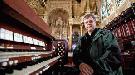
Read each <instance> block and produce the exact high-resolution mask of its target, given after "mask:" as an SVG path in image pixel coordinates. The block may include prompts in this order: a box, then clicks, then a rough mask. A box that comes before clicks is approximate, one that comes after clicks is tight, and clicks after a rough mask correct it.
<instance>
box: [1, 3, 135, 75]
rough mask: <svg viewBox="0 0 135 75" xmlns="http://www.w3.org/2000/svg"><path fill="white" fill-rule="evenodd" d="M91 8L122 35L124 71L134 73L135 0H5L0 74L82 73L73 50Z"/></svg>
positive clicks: (104, 24) (100, 22)
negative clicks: (74, 61)
mask: <svg viewBox="0 0 135 75" xmlns="http://www.w3.org/2000/svg"><path fill="white" fill-rule="evenodd" d="M88 13H91V14H93V15H94V16H95V17H96V27H97V28H102V29H107V30H110V31H111V32H112V33H113V34H114V35H115V36H116V38H117V39H118V44H119V46H120V49H121V56H122V69H123V75H134V74H135V0H0V74H1V75H77V74H78V71H77V69H76V68H75V66H76V65H75V64H74V63H73V58H72V57H73V50H74V48H75V46H76V43H77V41H78V38H79V37H81V36H83V35H84V34H85V32H86V30H85V28H84V26H83V21H82V19H83V17H84V15H86V14H88Z"/></svg>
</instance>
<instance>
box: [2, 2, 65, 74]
mask: <svg viewBox="0 0 135 75" xmlns="http://www.w3.org/2000/svg"><path fill="white" fill-rule="evenodd" d="M53 40H55V38H54V37H52V36H51V35H50V29H49V27H48V25H47V24H46V23H44V21H43V20H42V19H41V18H39V17H38V16H37V15H36V14H35V13H34V12H33V10H32V9H31V8H30V7H29V6H28V5H27V4H26V3H25V1H24V0H1V1H0V73H1V75H42V74H43V73H44V72H45V71H46V70H48V68H50V67H51V66H53V65H55V64H56V63H57V62H58V61H59V59H60V58H61V55H57V54H56V51H55V50H54V48H53V47H54V46H53ZM56 43H58V41H57V42H56ZM56 43H55V44H56ZM64 44H65V43H64ZM63 46H65V45H63ZM66 48H67V47H65V48H64V49H66ZM47 75H48V74H47Z"/></svg>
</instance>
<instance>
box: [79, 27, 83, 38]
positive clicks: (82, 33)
mask: <svg viewBox="0 0 135 75" xmlns="http://www.w3.org/2000/svg"><path fill="white" fill-rule="evenodd" d="M82 27H83V26H82V25H80V31H81V36H82V35H83V33H82V32H83V31H82Z"/></svg>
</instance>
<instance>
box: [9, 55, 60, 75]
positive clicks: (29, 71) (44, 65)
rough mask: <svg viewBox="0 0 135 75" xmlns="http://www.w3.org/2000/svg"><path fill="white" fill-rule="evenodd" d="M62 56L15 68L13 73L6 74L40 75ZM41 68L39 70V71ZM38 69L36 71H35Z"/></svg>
mask: <svg viewBox="0 0 135 75" xmlns="http://www.w3.org/2000/svg"><path fill="white" fill-rule="evenodd" d="M59 58H60V56H57V57H54V58H52V59H49V60H47V61H43V62H41V63H38V64H35V65H33V66H27V68H24V69H22V70H21V71H19V70H14V72H13V73H12V74H6V75H38V74H42V72H43V71H46V70H47V69H48V68H49V67H50V66H52V65H53V64H55V63H56V62H57V61H58V59H59ZM38 70H39V72H38ZM35 71H36V72H35Z"/></svg>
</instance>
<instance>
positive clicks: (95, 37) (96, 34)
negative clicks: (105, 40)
mask: <svg viewBox="0 0 135 75" xmlns="http://www.w3.org/2000/svg"><path fill="white" fill-rule="evenodd" d="M96 29H97V30H96V32H95V34H94V36H93V39H92V42H93V41H95V40H97V39H98V38H99V37H101V36H102V35H104V34H105V33H104V32H103V29H100V28H96ZM85 35H86V36H88V33H86V34H85Z"/></svg>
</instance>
